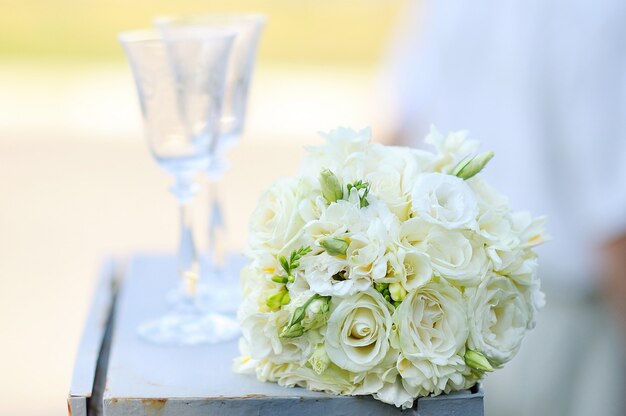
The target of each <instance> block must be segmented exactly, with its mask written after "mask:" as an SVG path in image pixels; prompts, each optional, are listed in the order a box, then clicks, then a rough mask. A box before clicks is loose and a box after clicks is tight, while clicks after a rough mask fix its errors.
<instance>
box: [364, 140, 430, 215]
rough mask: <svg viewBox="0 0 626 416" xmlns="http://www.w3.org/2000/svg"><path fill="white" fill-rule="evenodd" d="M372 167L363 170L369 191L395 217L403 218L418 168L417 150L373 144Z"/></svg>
mask: <svg viewBox="0 0 626 416" xmlns="http://www.w3.org/2000/svg"><path fill="white" fill-rule="evenodd" d="M372 147H373V148H374V149H376V150H377V151H376V152H372V153H375V155H374V160H373V161H372V164H373V165H374V166H373V168H372V169H371V170H369V171H367V172H365V175H364V179H365V181H367V182H368V183H369V184H370V187H371V188H370V194H372V195H375V196H376V198H378V199H379V200H381V201H383V202H384V203H385V205H386V206H387V208H388V209H389V210H390V211H391V212H393V213H394V214H395V215H396V216H397V217H398V219H400V220H401V221H406V220H407V219H408V218H409V215H410V212H411V190H412V189H413V185H414V182H415V178H416V177H417V174H418V173H419V172H420V167H419V165H418V159H417V156H416V154H417V151H416V150H415V149H410V148H402V147H386V146H382V145H373V146H372Z"/></svg>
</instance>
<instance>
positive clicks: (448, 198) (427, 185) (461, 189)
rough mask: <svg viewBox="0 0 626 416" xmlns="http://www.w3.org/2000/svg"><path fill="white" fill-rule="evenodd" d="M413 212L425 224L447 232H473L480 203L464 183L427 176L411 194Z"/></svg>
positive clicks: (435, 175)
mask: <svg viewBox="0 0 626 416" xmlns="http://www.w3.org/2000/svg"><path fill="white" fill-rule="evenodd" d="M411 196H412V200H413V212H414V213H415V214H416V215H418V216H419V217H420V218H422V219H423V220H424V221H427V222H430V223H433V224H438V225H441V226H442V227H445V228H447V229H458V228H473V227H475V224H476V217H477V215H478V203H477V202H476V198H475V197H474V193H473V191H472V189H471V188H470V187H469V186H468V185H467V183H465V181H464V180H462V179H460V178H457V177H456V176H452V175H446V174H442V173H425V174H422V175H420V176H419V177H418V178H417V181H416V183H415V186H414V187H413V190H412V192H411Z"/></svg>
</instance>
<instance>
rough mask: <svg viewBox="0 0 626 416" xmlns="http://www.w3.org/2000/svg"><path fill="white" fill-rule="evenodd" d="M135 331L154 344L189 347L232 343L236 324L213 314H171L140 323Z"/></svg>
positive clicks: (191, 312) (179, 312) (176, 312)
mask: <svg viewBox="0 0 626 416" xmlns="http://www.w3.org/2000/svg"><path fill="white" fill-rule="evenodd" d="M137 332H138V333H139V335H140V336H141V337H142V338H143V339H145V340H147V341H150V342H153V343H155V344H160V345H174V346H192V345H202V344H217V343H221V342H226V341H230V340H233V339H235V338H236V337H237V336H238V335H239V325H238V323H237V321H236V320H235V319H234V318H232V317H228V316H224V315H220V314H216V313H210V312H209V313H207V312H201V311H186V312H185V311H173V312H170V313H168V314H166V315H164V316H162V317H160V318H158V319H155V320H153V321H149V322H146V323H143V324H141V325H140V326H139V328H137Z"/></svg>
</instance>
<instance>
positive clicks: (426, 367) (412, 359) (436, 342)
mask: <svg viewBox="0 0 626 416" xmlns="http://www.w3.org/2000/svg"><path fill="white" fill-rule="evenodd" d="M393 322H394V329H393V332H392V335H391V345H392V346H393V347H394V348H396V349H398V350H399V351H400V356H399V357H398V363H397V368H398V371H399V372H400V374H401V375H402V378H403V380H404V385H405V388H406V389H407V391H409V393H411V394H412V395H414V396H417V395H427V394H430V393H435V394H439V393H441V392H447V391H450V390H451V389H454V388H457V387H458V386H462V385H463V383H464V381H465V380H464V377H463V374H462V373H463V372H467V369H466V366H465V363H464V360H463V358H462V357H461V355H462V354H463V352H464V348H465V342H466V340H467V335H468V329H467V312H466V309H465V304H464V300H463V296H462V295H461V292H459V290H457V289H456V288H454V287H453V286H451V285H450V284H448V283H446V282H445V281H432V282H430V283H428V284H426V285H425V286H422V287H420V288H418V289H417V290H415V291H413V292H410V293H409V295H408V296H407V298H406V299H404V301H402V303H401V304H400V306H399V307H398V308H397V309H396V311H395V313H394V315H393Z"/></svg>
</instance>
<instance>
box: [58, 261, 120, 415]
mask: <svg viewBox="0 0 626 416" xmlns="http://www.w3.org/2000/svg"><path fill="white" fill-rule="evenodd" d="M116 287H117V279H116V264H115V262H114V261H113V260H109V261H106V262H105V263H104V264H103V267H102V271H101V273H100V280H99V282H98V284H97V286H96V292H95V294H94V296H93V301H92V304H91V307H90V310H89V315H88V316H87V320H86V321H85V327H84V329H83V335H82V338H81V342H80V345H79V347H78V353H77V355H76V361H75V365H74V372H73V374H72V382H71V386H70V392H69V394H68V398H67V407H68V413H69V414H70V415H72V416H86V415H87V413H88V401H89V399H90V398H91V397H92V395H93V387H94V380H95V376H96V367H97V364H98V359H99V357H100V350H101V348H102V343H103V340H104V336H105V332H106V327H107V322H108V320H109V316H110V313H111V310H112V307H113V301H114V294H115V291H116Z"/></svg>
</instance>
